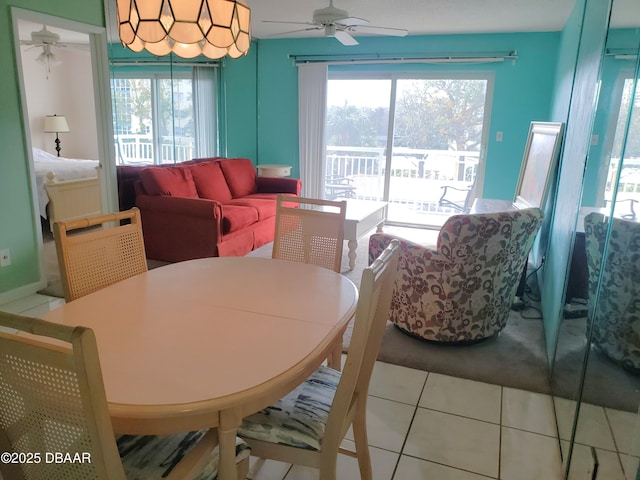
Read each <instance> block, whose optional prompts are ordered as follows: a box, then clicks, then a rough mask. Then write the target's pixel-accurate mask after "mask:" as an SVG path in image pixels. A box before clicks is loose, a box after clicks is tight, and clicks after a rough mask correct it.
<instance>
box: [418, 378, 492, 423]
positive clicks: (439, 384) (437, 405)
mask: <svg viewBox="0 0 640 480" xmlns="http://www.w3.org/2000/svg"><path fill="white" fill-rule="evenodd" d="M501 388H502V387H500V386H498V385H490V384H488V383H482V382H474V381H472V380H465V379H462V378H456V377H450V376H447V375H440V374H438V373H430V374H429V377H428V378H427V384H426V386H425V388H424V391H423V392H422V397H420V403H419V405H420V406H421V407H425V408H429V409H431V410H438V411H440V412H444V413H452V414H454V415H461V416H464V417H469V418H474V419H476V420H484V421H486V422H492V423H500V390H501Z"/></svg>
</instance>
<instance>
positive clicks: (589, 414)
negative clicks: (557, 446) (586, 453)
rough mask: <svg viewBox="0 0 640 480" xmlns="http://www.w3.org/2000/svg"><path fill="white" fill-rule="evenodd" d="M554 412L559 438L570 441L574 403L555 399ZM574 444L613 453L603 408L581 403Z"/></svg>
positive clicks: (613, 444) (613, 449) (613, 446)
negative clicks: (558, 428)
mask: <svg viewBox="0 0 640 480" xmlns="http://www.w3.org/2000/svg"><path fill="white" fill-rule="evenodd" d="M555 403H556V411H557V416H558V420H559V422H560V423H559V424H558V426H559V427H560V438H561V439H562V440H570V439H571V429H572V427H573V424H572V422H573V415H574V411H575V406H574V405H575V402H574V401H573V400H566V399H564V398H558V397H556V398H555ZM576 442H577V443H579V444H582V445H587V446H591V447H596V448H602V449H604V450H609V451H615V449H616V448H615V443H614V441H613V436H612V435H611V430H610V428H609V422H608V421H607V417H606V415H605V412H604V408H602V407H599V406H597V405H591V404H589V403H582V404H581V406H580V416H579V419H578V429H577V432H576Z"/></svg>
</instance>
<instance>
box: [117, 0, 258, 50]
mask: <svg viewBox="0 0 640 480" xmlns="http://www.w3.org/2000/svg"><path fill="white" fill-rule="evenodd" d="M117 4H118V8H117V11H118V25H119V31H120V40H121V41H122V44H123V45H124V46H125V47H128V48H130V49H131V50H133V51H135V52H139V51H141V50H147V51H148V52H150V53H152V54H153V55H158V56H162V55H166V54H168V53H170V52H173V53H175V54H176V55H178V56H179V57H183V58H193V57H196V56H198V55H204V56H206V57H209V58H214V59H215V58H221V57H224V56H225V55H229V56H230V57H233V58H237V57H240V56H242V55H246V54H247V52H248V51H249V46H250V45H251V10H250V9H249V7H248V6H247V3H246V0H117Z"/></svg>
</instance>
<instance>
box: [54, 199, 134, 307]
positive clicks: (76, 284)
mask: <svg viewBox="0 0 640 480" xmlns="http://www.w3.org/2000/svg"><path fill="white" fill-rule="evenodd" d="M127 220H128V221H129V222H130V223H126V224H121V222H122V221H127ZM114 223H115V224H116V225H115V226H113V225H112V224H114ZM53 228H54V238H55V242H56V252H57V255H58V264H59V266H60V275H61V278H62V286H63V289H64V298H65V300H66V301H67V302H69V301H71V300H75V299H77V298H80V297H83V296H85V295H88V294H89V293H92V292H95V291H96V290H100V289H102V288H104V287H107V286H109V285H111V284H114V283H116V282H119V281H121V280H124V279H126V278H129V277H132V276H134V275H137V274H138V273H142V272H146V271H147V259H146V256H145V250H144V239H143V236H142V223H141V221H140V211H139V210H138V209H137V208H135V207H134V208H132V209H131V210H127V211H125V212H118V213H114V214H109V215H97V216H93V217H87V218H82V219H78V220H72V221H69V222H56V223H55V224H54V227H53Z"/></svg>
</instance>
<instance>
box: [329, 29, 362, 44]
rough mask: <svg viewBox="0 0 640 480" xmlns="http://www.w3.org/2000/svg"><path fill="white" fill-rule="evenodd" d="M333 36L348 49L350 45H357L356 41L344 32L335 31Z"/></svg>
mask: <svg viewBox="0 0 640 480" xmlns="http://www.w3.org/2000/svg"><path fill="white" fill-rule="evenodd" d="M333 36H334V37H335V38H336V40H338V41H339V42H340V43H341V44H343V45H346V46H347V47H350V46H352V45H358V41H357V40H356V39H355V38H353V37H352V36H351V35H350V34H349V33H347V32H345V31H344V30H336V32H335V33H334V34H333Z"/></svg>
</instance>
